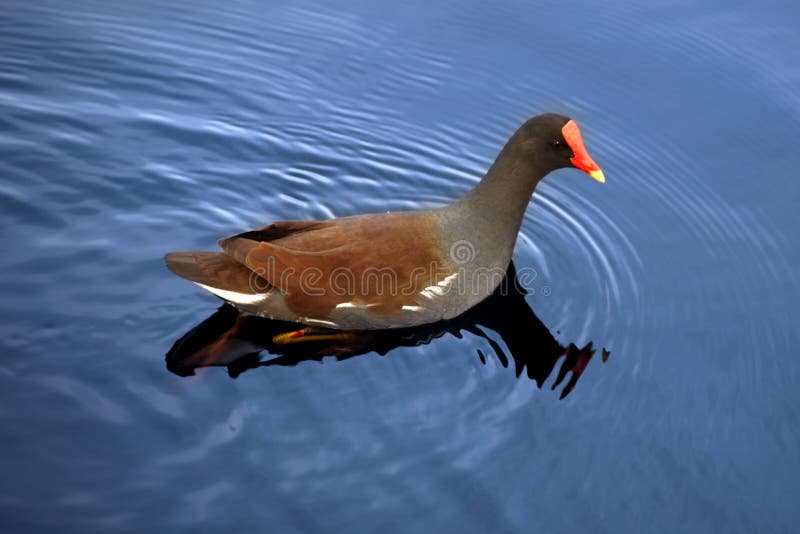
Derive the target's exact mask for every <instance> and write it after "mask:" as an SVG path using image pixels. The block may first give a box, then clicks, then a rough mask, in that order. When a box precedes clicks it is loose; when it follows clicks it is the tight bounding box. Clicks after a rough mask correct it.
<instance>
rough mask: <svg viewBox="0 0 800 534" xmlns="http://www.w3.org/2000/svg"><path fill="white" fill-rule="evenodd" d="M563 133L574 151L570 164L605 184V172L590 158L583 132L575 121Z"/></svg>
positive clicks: (564, 128) (565, 126)
mask: <svg viewBox="0 0 800 534" xmlns="http://www.w3.org/2000/svg"><path fill="white" fill-rule="evenodd" d="M561 133H562V134H563V135H564V140H565V141H566V142H567V144H568V145H569V148H570V149H571V150H572V157H571V158H570V160H569V161H570V163H572V165H573V166H575V167H576V168H578V169H580V170H582V171H583V172H585V173H586V174H588V175H589V176H591V177H592V178H594V179H595V180H597V181H598V182H600V183H601V184H602V183H605V181H606V177H605V176H603V171H601V170H600V167H598V166H597V163H595V162H594V160H593V159H592V158H591V156H589V153H588V152H587V151H586V147H585V146H583V137H581V131H580V130H579V129H578V125H577V124H575V121H574V120H571V119H570V121H569V122H567V124H565V125H564V127H563V128H561Z"/></svg>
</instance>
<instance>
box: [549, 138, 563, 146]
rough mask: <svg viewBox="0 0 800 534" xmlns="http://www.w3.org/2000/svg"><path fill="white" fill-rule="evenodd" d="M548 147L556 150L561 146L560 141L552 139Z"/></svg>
mask: <svg viewBox="0 0 800 534" xmlns="http://www.w3.org/2000/svg"><path fill="white" fill-rule="evenodd" d="M550 146H552V147H553V148H558V147H560V146H561V141H559V140H558V139H553V140H552V141H550Z"/></svg>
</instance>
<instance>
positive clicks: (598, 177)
mask: <svg viewBox="0 0 800 534" xmlns="http://www.w3.org/2000/svg"><path fill="white" fill-rule="evenodd" d="M589 176H591V177H592V178H594V179H595V180H597V181H598V182H600V183H601V184H604V183H606V177H605V176H604V175H603V171H601V170H600V169H597V170H596V171H589Z"/></svg>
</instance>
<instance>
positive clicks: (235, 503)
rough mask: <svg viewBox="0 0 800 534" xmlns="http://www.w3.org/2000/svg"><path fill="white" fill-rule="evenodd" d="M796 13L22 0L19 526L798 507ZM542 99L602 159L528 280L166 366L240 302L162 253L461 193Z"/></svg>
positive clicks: (500, 519) (523, 239)
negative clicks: (429, 314) (427, 328)
mask: <svg viewBox="0 0 800 534" xmlns="http://www.w3.org/2000/svg"><path fill="white" fill-rule="evenodd" d="M798 20H800V9H799V8H797V7H796V6H795V5H794V4H792V3H791V2H788V1H785V0H784V1H782V2H780V1H775V2H772V1H766V2H757V3H754V2H744V1H737V2H715V1H711V0H705V1H694V2H689V1H680V0H678V1H661V0H656V1H655V2H647V3H645V2H632V1H630V2H628V1H621V0H613V1H611V2H603V3H597V4H595V5H588V4H582V3H579V2H570V1H567V2H563V1H562V2H550V1H545V2H536V3H522V2H505V1H498V2H482V3H470V4H465V3H463V2H430V1H427V2H416V1H414V0H412V1H411V2H402V3H397V4H396V5H387V4H386V3H383V2H368V1H353V2H335V3H331V2H319V3H316V4H315V3H313V2H310V1H306V0H300V1H295V2H290V3H289V2H276V3H274V4H273V5H271V4H268V3H266V2H252V1H234V2H223V3H220V2H213V3H212V2H204V1H203V0H201V1H199V2H192V3H184V4H172V3H164V2H148V1H145V2H105V1H97V2H89V1H79V2H51V1H41V2H16V1H8V0H6V1H4V2H2V9H0V239H1V240H2V245H3V250H4V254H2V255H1V256H0V291H1V292H0V295H2V304H0V306H2V307H1V308H0V318H2V320H1V321H0V347H1V348H2V350H1V351H0V355H1V356H2V358H1V359H0V444H2V460H0V473H2V477H0V530H2V531H4V532H24V531H40V530H50V529H53V530H55V529H58V530H59V531H64V530H72V531H78V532H93V531H135V532H142V531H146V530H157V531H164V530H170V531H171V530H189V529H194V530H201V531H218V530H220V529H223V528H225V529H230V530H233V531H234V532H241V531H252V532H265V531H276V532H309V531H339V530H342V529H348V530H351V531H355V532H371V531H378V530H381V531H387V532H395V531H397V532H419V531H431V532H438V531H442V532H487V531H491V532H506V531H516V532H575V531H592V532H620V531H632V532H641V531H661V532H674V531H676V530H677V529H680V531H689V532H718V531H724V532H754V531H764V532H791V531H795V530H796V529H797V526H796V525H797V522H798V519H800V512H798V508H797V502H796V500H797V499H796V496H797V495H798V494H800V455H798V451H799V450H800V389H798V386H799V385H800V363H798V359H797V358H796V357H795V355H794V353H793V349H794V348H796V347H797V346H798V344H799V343H800V329H799V328H798V326H800V325H798V319H797V302H798V296H800V280H798V275H797V271H796V266H797V265H798V264H799V263H800V247H798V237H797V235H798V234H797V231H798V226H797V222H798V221H797V215H796V209H797V206H798V202H800V180H798V176H797V170H798V168H800V154H799V153H798V151H797V146H796V145H797V140H798V135H797V133H798V131H800V55H799V54H798V50H800V34H798V32H797V21H798ZM545 111H556V112H561V113H564V114H567V115H570V116H571V117H573V118H575V120H576V121H577V122H578V123H579V124H580V126H581V129H582V131H583V133H584V138H585V141H586V144H587V147H588V149H589V151H590V152H591V154H592V155H593V156H594V158H595V159H596V160H597V162H598V163H599V164H600V165H601V166H602V168H603V170H604V171H605V175H606V178H607V183H606V184H605V185H604V186H601V185H599V184H597V183H595V182H593V181H592V180H591V179H589V178H588V177H586V176H585V175H583V174H581V173H579V172H577V171H574V170H562V171H558V172H557V173H554V174H553V175H552V176H550V177H548V178H547V180H546V181H545V182H543V183H542V185H541V186H540V187H539V189H538V190H537V193H536V196H535V198H534V200H533V201H532V203H531V205H530V207H529V209H528V212H527V214H526V218H525V220H524V222H523V226H522V230H521V234H520V238H519V240H518V243H517V248H516V251H515V255H514V259H515V263H516V265H517V267H518V268H519V267H521V266H525V267H526V268H528V269H532V270H534V271H535V273H536V276H535V277H533V278H532V279H528V280H527V281H525V282H524V283H523V285H524V290H525V292H526V293H525V294H522V293H519V294H517V295H516V297H514V299H515V300H514V301H513V306H511V305H509V304H508V302H506V301H503V302H501V303H500V305H499V306H498V307H497V308H492V310H495V311H496V312H497V313H493V314H488V315H487V314H484V315H481V316H480V318H479V319H476V320H473V319H470V320H468V321H467V322H466V323H458V324H456V325H450V327H452V328H450V330H447V329H444V330H442V331H438V332H433V333H430V332H429V333H428V334H430V335H428V336H427V337H425V336H423V338H424V339H416V338H415V339H413V340H412V341H413V343H411V342H408V343H405V344H404V343H401V342H400V341H398V340H395V341H398V342H397V343H394V344H392V343H393V341H392V343H388V345H386V344H384V345H382V346H380V347H377V346H374V345H369V346H367V347H366V348H364V350H362V351H361V353H360V354H354V355H352V354H351V355H350V356H351V357H347V355H343V357H341V358H339V359H338V360H337V358H336V357H330V356H329V357H322V356H320V357H315V355H314V354H311V353H309V354H299V355H295V357H294V359H292V358H290V359H289V360H288V361H287V360H285V359H284V360H278V362H279V363H284V364H285V365H262V366H256V364H257V363H258V359H259V358H260V360H261V361H262V362H267V361H269V360H270V359H271V358H273V357H276V356H278V355H276V354H273V353H271V352H270V351H269V350H268V349H267V350H261V349H262V348H263V347H262V345H260V344H259V343H258V342H257V341H253V342H252V343H253V345H252V346H251V347H250V352H254V353H259V351H260V353H259V354H257V355H255V356H254V355H253V354H250V356H249V357H248V358H249V360H248V361H249V362H250V363H251V364H254V365H250V367H254V368H250V369H247V367H248V366H244V367H245V368H244V371H246V372H242V371H243V370H242V369H241V368H239V369H229V370H227V371H226V369H225V368H224V367H222V368H221V367H209V368H198V369H196V372H195V374H194V375H193V376H190V377H182V376H179V374H180V373H178V374H176V373H174V372H170V371H169V370H168V369H167V368H166V365H165V361H164V358H165V354H166V353H167V352H168V351H170V350H171V349H173V346H174V344H175V343H176V341H178V340H180V339H184V340H185V339H186V338H184V337H183V336H184V335H185V334H186V333H187V332H189V331H192V329H193V328H194V327H195V326H196V325H198V324H199V323H201V322H202V321H204V320H205V319H206V318H207V317H209V316H211V315H212V314H213V313H214V312H215V310H216V309H217V307H218V305H219V301H218V300H216V299H215V298H214V297H212V296H210V295H208V294H206V293H204V292H202V291H201V290H200V289H199V288H197V287H196V286H194V285H192V284H189V283H186V282H185V281H182V280H180V279H178V278H176V277H174V276H172V275H171V274H170V273H169V272H168V271H167V270H166V268H165V266H164V264H163V260H162V256H163V254H164V253H165V252H168V251H170V250H187V249H198V250H202V249H208V250H213V249H214V248H215V242H216V239H217V238H218V237H221V236H225V235H229V234H233V233H236V232H240V231H243V230H246V229H249V228H252V227H257V226H262V225H264V224H267V223H269V222H271V221H273V220H286V219H314V218H327V217H334V216H343V215H349V214H355V213H362V212H372V211H384V210H405V209H419V208H427V207H432V206H437V205H441V204H443V203H445V202H448V201H451V200H453V199H455V198H457V197H458V196H459V195H461V194H463V193H464V192H465V191H467V190H468V189H469V187H470V186H471V185H472V184H473V183H475V181H476V180H478V179H479V178H480V177H481V176H482V173H483V172H484V171H485V170H486V168H487V167H488V166H489V164H490V163H491V162H492V160H493V159H494V157H495V155H496V154H497V152H498V151H499V149H500V147H501V146H502V144H503V143H504V141H505V139H506V138H507V137H508V136H509V135H510V133H511V132H513V131H514V129H515V128H516V127H517V126H518V125H519V124H520V123H521V122H522V121H523V120H525V119H526V118H527V117H529V116H531V115H534V114H536V113H540V112H545ZM497 310H499V311H497ZM490 311H491V310H490ZM219 313H220V314H222V315H223V316H225V317H227V318H228V319H231V317H230V314H229V312H226V310H225V308H223V309H222V310H221V311H220V312H219ZM226 313H228V315H226ZM492 318H494V319H495V321H494V326H493V327H492V326H491V325H490V326H486V323H487V322H489V323H491V319H492ZM481 321H483V323H482V322H481ZM537 321H538V322H540V323H541V325H542V328H544V330H543V331H542V329H541V328H539V327H538V326H536V325H538V324H539V323H538V322H537ZM481 325H482V326H481ZM262 326H263V325H261V326H258V325H257V326H256V327H253V328H255V331H257V332H260V330H261V328H262ZM462 327H463V328H462ZM223 328H224V327H223ZM194 332H195V334H196V332H197V331H196V330H195V331H194ZM526 332H528V334H526ZM548 336H550V337H548ZM405 341H408V339H406V340H405ZM417 342H419V343H420V344H419V345H417V344H416V343H417ZM590 342H591V343H592V345H591V346H589V347H587V346H588V344H589V343H590ZM570 344H574V346H572V345H570ZM548 347H549V348H548ZM568 347H569V348H568ZM528 349H529V350H528ZM545 349H547V350H545ZM562 349H563V350H567V355H566V356H564V357H561V358H559V359H558V361H556V360H555V358H556V357H557V356H558V355H559V354H560V352H559V351H562V352H563V350H562ZM572 349H575V350H572ZM603 349H605V350H606V351H607V352H602V351H603ZM576 351H577V352H576ZM593 351H596V353H595V352H593ZM246 352H248V351H247V350H243V351H242V354H244V353H246ZM355 352H359V351H355ZM545 353H546V354H547V355H549V356H548V357H552V358H553V359H552V361H551V362H549V363H547V362H545V363H547V364H546V365H545V363H543V361H544V360H542V358H544V357H545V356H544V355H545ZM577 353H580V354H581V355H582V356H581V357H582V358H583V359H582V360H581V361H582V362H583V364H586V365H585V369H583V374H582V375H581V376H580V380H579V381H577V383H576V384H575V387H574V389H572V390H571V391H570V392H568V394H567V395H566V396H564V393H565V391H564V385H565V384H566V383H567V382H569V380H570V378H569V376H567V377H566V378H564V379H563V382H560V383H559V385H558V386H557V387H556V388H555V390H553V389H551V387H552V386H553V384H554V383H555V382H557V381H558V378H559V376H558V375H559V372H560V370H561V369H563V370H564V372H567V371H570V370H572V371H574V372H576V373H578V374H580V373H579V371H580V369H579V367H580V366H578V367H575V368H574V369H573V365H574V364H575V360H574V359H573V361H572V362H571V363H570V362H567V358H568V356H569V354H573V355H574V354H577ZM608 353H610V357H608ZM591 354H594V357H591ZM601 354H602V355H603V356H606V357H607V361H606V362H603V358H601V357H600V356H601ZM253 357H255V358H256V360H255V361H254V360H253ZM278 357H279V358H280V356H278ZM284 358H285V357H284ZM318 360H321V362H322V363H321V364H320V363H318ZM565 362H566V367H563V365H565ZM218 363H219V362H218ZM222 363H225V362H222ZM286 364H288V365H286ZM520 365H522V366H523V367H524V369H522V371H521V372H520V369H519V366H520ZM537 366H541V369H539V371H537V372H539V374H536V373H533V374H530V373H526V372H524V371H525V369H528V370H530V369H536V368H537ZM173 370H174V369H173ZM183 374H189V373H183ZM517 375H521V376H520V377H519V378H517ZM231 376H237V378H235V379H232V378H231ZM540 385H541V386H542V387H541V388H540V387H539V386H540ZM562 396H564V398H563V400H562V399H561V397H562Z"/></svg>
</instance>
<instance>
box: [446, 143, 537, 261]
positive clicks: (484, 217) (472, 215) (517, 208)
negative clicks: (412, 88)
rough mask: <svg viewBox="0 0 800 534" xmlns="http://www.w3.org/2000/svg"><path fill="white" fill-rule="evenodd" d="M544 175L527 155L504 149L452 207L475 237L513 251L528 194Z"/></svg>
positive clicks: (529, 194) (528, 197)
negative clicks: (483, 236) (482, 175)
mask: <svg viewBox="0 0 800 534" xmlns="http://www.w3.org/2000/svg"><path fill="white" fill-rule="evenodd" d="M546 174H547V171H541V170H540V169H539V168H538V166H537V165H536V162H535V161H531V159H530V154H515V153H514V150H513V149H512V148H511V147H509V146H506V147H505V148H504V149H503V151H502V152H501V153H500V155H499V156H498V157H497V160H495V162H494V164H492V166H491V168H490V169H489V171H488V172H487V173H486V176H484V178H483V180H481V181H480V182H479V183H478V184H477V185H476V186H475V187H474V188H473V189H472V190H471V191H470V192H469V193H467V194H466V196H464V197H463V198H462V199H461V200H459V201H458V202H456V203H455V204H453V205H452V208H453V209H454V210H455V211H456V212H457V213H458V214H459V218H460V219H462V222H463V223H464V224H465V225H467V226H473V225H474V228H472V229H473V230H474V231H475V232H476V235H485V236H487V237H486V239H490V240H493V241H497V242H498V244H502V245H504V246H505V248H508V247H510V248H511V249H513V247H514V242H515V241H516V238H517V232H519V228H520V225H521V224H522V218H523V216H524V215H525V209H526V208H527V207H528V203H529V202H530V199H531V195H533V192H534V190H535V189H536V186H537V185H538V183H539V182H540V181H541V180H542V178H544V176H545V175H546Z"/></svg>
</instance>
